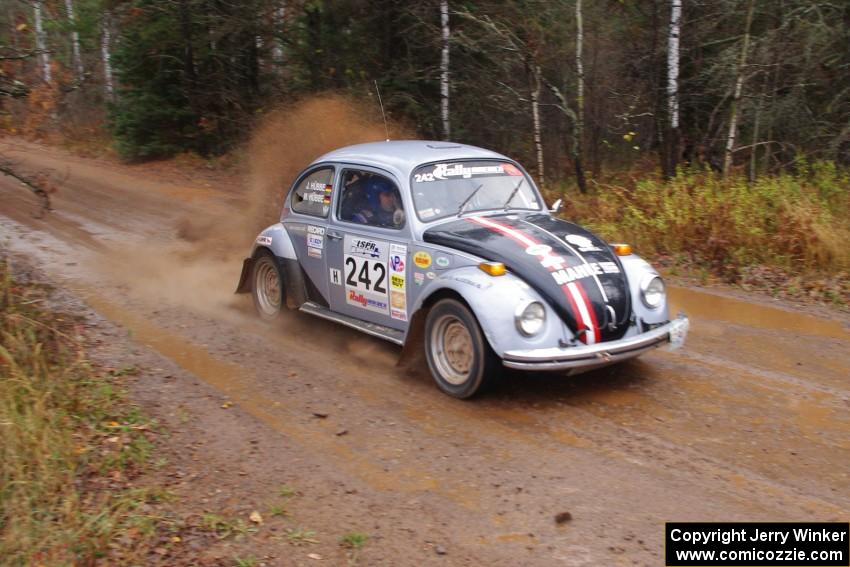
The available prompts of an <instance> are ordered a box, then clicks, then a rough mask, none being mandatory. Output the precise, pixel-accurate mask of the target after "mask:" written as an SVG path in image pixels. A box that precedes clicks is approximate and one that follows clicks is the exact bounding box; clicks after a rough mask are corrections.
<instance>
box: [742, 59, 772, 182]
mask: <svg viewBox="0 0 850 567" xmlns="http://www.w3.org/2000/svg"><path fill="white" fill-rule="evenodd" d="M767 83H768V78H767V75H765V76H764V78H763V79H762V86H761V94H760V95H759V100H758V103H757V104H756V116H755V120H754V124H753V138H752V141H751V142H750V144H751V146H752V149H751V150H750V171H749V174H748V176H747V181H749V183H750V184H752V183H755V181H756V174H757V173H758V153H759V152H758V150H759V129H760V126H761V111H762V107H763V106H764V97H765V92H766V91H767ZM769 145H770V143H769V140H768V146H769Z"/></svg>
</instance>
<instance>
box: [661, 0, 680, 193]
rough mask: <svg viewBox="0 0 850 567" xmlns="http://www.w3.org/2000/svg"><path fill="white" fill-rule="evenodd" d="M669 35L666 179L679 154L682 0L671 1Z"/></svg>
mask: <svg viewBox="0 0 850 567" xmlns="http://www.w3.org/2000/svg"><path fill="white" fill-rule="evenodd" d="M670 4H671V10H670V33H669V35H668V38H667V133H666V135H665V136H664V157H663V160H662V161H663V163H662V172H663V174H664V177H665V178H666V179H671V178H672V177H675V176H676V166H677V165H678V161H679V160H678V154H679V30H680V29H681V22H682V0H672V2H671V3H670Z"/></svg>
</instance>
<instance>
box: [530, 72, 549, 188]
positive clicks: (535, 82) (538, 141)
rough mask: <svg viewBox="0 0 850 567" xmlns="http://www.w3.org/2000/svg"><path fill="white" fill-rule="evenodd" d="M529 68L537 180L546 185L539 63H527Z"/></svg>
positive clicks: (542, 185) (541, 184)
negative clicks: (541, 128)
mask: <svg viewBox="0 0 850 567" xmlns="http://www.w3.org/2000/svg"><path fill="white" fill-rule="evenodd" d="M528 66H529V69H530V70H531V117H532V126H533V128H534V149H535V150H536V153H537V180H538V181H539V182H540V186H541V187H544V186H545V185H546V176H545V173H544V168H543V136H542V134H541V131H540V75H541V71H540V65H536V64H534V63H531V62H529V63H528Z"/></svg>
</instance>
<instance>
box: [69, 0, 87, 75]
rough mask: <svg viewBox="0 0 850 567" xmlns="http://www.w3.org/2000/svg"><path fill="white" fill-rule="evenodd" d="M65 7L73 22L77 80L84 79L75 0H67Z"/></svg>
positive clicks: (72, 38)
mask: <svg viewBox="0 0 850 567" xmlns="http://www.w3.org/2000/svg"><path fill="white" fill-rule="evenodd" d="M65 9H66V10H67V11H68V23H70V24H71V30H72V31H71V50H72V54H73V57H74V72H75V73H76V75H77V80H78V81H82V80H83V74H84V71H85V70H84V69H83V58H82V56H81V55H80V34H79V32H78V31H77V19H76V17H75V16H74V0H65Z"/></svg>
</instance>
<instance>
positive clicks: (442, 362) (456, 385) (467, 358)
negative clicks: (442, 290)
mask: <svg viewBox="0 0 850 567" xmlns="http://www.w3.org/2000/svg"><path fill="white" fill-rule="evenodd" d="M423 342H424V344H425V357H426V359H427V360H428V368H429V369H430V370H431V376H433V378H434V381H435V382H436V383H437V386H438V387H439V388H440V389H441V390H442V391H443V392H445V393H446V394H448V395H450V396H453V397H455V398H460V399H467V398H471V397H473V396H475V395H476V394H479V393H481V392H483V391H484V390H485V389H486V388H487V386H489V385H490V384H491V383H492V382H493V381H494V379H495V378H496V377H497V375H498V374H499V372H500V370H501V363H500V361H499V359H498V358H497V357H496V355H495V354H494V353H493V351H492V350H491V349H490V345H489V344H488V343H487V341H486V339H485V338H484V335H483V333H482V332H481V327H480V326H479V325H478V321H477V320H476V319H475V315H473V314H472V312H471V311H470V310H469V308H468V307H467V306H466V305H464V304H463V303H461V302H460V301H457V300H455V299H443V300H440V301H439V302H437V304H436V305H434V307H432V308H431V310H430V311H429V312H428V316H427V317H426V319H425V337H424V341H423Z"/></svg>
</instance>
